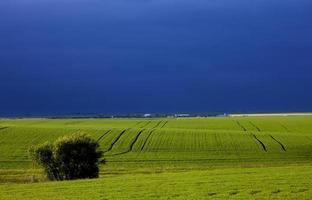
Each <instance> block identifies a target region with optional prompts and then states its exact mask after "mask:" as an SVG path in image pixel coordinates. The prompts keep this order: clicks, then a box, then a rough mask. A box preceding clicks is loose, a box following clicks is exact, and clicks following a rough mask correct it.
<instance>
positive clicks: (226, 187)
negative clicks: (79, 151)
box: [0, 116, 312, 199]
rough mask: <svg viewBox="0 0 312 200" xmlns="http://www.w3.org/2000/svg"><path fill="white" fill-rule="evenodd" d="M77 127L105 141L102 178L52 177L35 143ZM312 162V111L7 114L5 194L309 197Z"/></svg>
mask: <svg viewBox="0 0 312 200" xmlns="http://www.w3.org/2000/svg"><path fill="white" fill-rule="evenodd" d="M75 132H83V133H87V134H89V135H90V136H91V137H93V138H94V139H96V140H98V141H99V143H100V145H101V149H102V150H103V151H104V152H105V154H104V155H105V159H106V161H107V164H105V165H103V166H101V178H100V179H97V180H87V181H73V182H62V183H58V182H57V183H56V182H46V181H45V179H44V178H43V176H42V171H41V169H40V168H39V167H38V166H35V165H33V163H32V161H31V160H30V158H29V156H28V149H29V148H30V146H32V145H34V144H40V143H43V142H45V141H54V140H55V139H56V138H58V137H59V136H62V135H66V134H70V133H75ZM311 164H312V117H311V116H288V117H287V116H270V117H222V118H160V119H16V120H12V119H2V120H0V182H1V184H0V199H23V197H25V198H29V199H45V198H49V196H50V198H49V199H51V195H52V196H54V197H55V199H62V198H64V199H69V198H72V199H79V198H80V199H87V196H89V197H91V196H93V197H94V198H95V199H120V198H124V199H126V198H138V199H159V198H160V199H168V198H172V199H185V198H186V199H190V198H191V199H192V198H193V199H205V198H208V197H210V198H221V199H222V198H229V197H231V198H242V199H246V198H250V197H252V198H256V199H259V198H260V199H261V198H264V199H267V198H281V199H285V198H290V199H292V198H300V199H305V198H306V199H308V197H311V195H312V193H311V192H312V187H311V183H310V182H311V181H310V180H311V178H312V175H311V174H312V168H311ZM34 177H35V181H39V183H30V182H32V181H34V180H33V179H34ZM25 183H27V184H25ZM158 186H159V187H158ZM84 187H86V188H90V189H87V190H86V191H85V192H86V195H87V196H84V195H81V196H76V197H75V195H74V194H76V193H77V190H79V189H81V188H84ZM62 188H63V189H64V192H60V193H59V194H56V193H57V191H63V190H61V189H62ZM138 188H140V190H142V192H139V191H138V190H137V189H138ZM142 188H143V189H142ZM144 188H145V189H144ZM156 188H158V189H156ZM175 188H177V189H175ZM91 189H92V190H91ZM121 189H122V190H124V191H125V192H126V193H123V192H121ZM39 190H40V191H42V192H38V193H37V194H34V191H36V192H37V191H39ZM170 191H172V192H170ZM13 193H14V195H13V196H12V194H13ZM89 193H90V194H89ZM25 195H26V196H25ZM57 195H61V196H57ZM192 195H194V196H192ZM187 197H189V198H187Z"/></svg>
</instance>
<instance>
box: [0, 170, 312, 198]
mask: <svg viewBox="0 0 312 200" xmlns="http://www.w3.org/2000/svg"><path fill="white" fill-rule="evenodd" d="M311 179H312V166H311V165H301V166H290V167H258V168H227V169H212V170H201V171H199V170H193V171H188V172H176V173H158V174H157V173H153V174H136V175H120V176H112V177H105V178H101V179H95V180H79V181H66V182H46V183H33V184H6V185H0V199H12V200H19V199H32V200H35V199H38V200H39V199H40V200H44V199H93V200H95V199H102V200H104V199H210V198H213V199H310V198H311V196H312V181H311Z"/></svg>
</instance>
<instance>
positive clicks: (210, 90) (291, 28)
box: [0, 0, 312, 115]
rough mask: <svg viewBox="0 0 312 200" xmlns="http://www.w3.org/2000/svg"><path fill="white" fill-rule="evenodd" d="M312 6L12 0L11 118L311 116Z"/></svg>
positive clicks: (4, 73) (7, 58) (2, 53)
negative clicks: (219, 113) (216, 114)
mask: <svg viewBox="0 0 312 200" xmlns="http://www.w3.org/2000/svg"><path fill="white" fill-rule="evenodd" d="M311 8H312V3H310V1H307V0H299V1H294V0H287V1H279V2H272V1H266V0H265V1H258V0H257V1H247V0H240V1H230V0H222V1H203V0H200V1H186V0H183V1H178V0H169V1H168V0H166V1H165V0H160V1H156V0H155V1H154V0H146V1H144V0H136V1H126V0H108V1H104V0H101V1H100V0H91V1H86V0H78V1H74V0H70V1H61V0H56V1H48V0H35V1H30V0H26V1H25V0H23V1H22V0H10V1H9V0H4V1H1V2H0V23H1V31H0V68H1V73H0V80H1V85H0V90H1V92H2V96H1V99H0V114H3V115H6V114H12V113H13V114H25V113H26V114H27V113H28V114H49V113H71V112H97V113H106V112H113V113H114V112H119V113H120V112H178V111H185V112H208V111H224V112H231V111H292V110H293V111H304V110H311V109H312V105H311V103H310V102H311V99H312V95H311V94H309V92H307V90H306V89H307V88H311V86H312V79H311V78H312V77H311V74H312V70H311V66H312V59H311V52H312V38H311V37H310V36H311V35H312V26H311V23H310V19H311V18H312V14H311V12H310V10H311Z"/></svg>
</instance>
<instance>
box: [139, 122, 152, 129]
mask: <svg viewBox="0 0 312 200" xmlns="http://www.w3.org/2000/svg"><path fill="white" fill-rule="evenodd" d="M150 123H151V121H148V122H147V123H146V124H144V125H143V126H141V127H140V128H144V127H146V126H147V125H149V124H150Z"/></svg>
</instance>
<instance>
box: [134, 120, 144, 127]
mask: <svg viewBox="0 0 312 200" xmlns="http://www.w3.org/2000/svg"><path fill="white" fill-rule="evenodd" d="M141 123H142V121H140V122H137V123H135V124H134V125H133V126H132V127H136V126H138V125H139V124H141Z"/></svg>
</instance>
